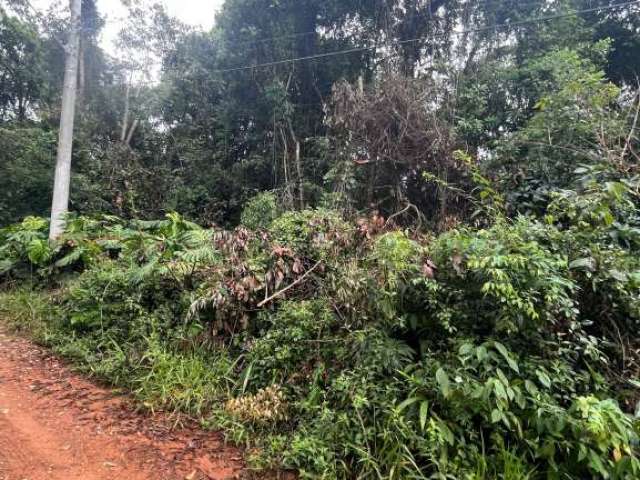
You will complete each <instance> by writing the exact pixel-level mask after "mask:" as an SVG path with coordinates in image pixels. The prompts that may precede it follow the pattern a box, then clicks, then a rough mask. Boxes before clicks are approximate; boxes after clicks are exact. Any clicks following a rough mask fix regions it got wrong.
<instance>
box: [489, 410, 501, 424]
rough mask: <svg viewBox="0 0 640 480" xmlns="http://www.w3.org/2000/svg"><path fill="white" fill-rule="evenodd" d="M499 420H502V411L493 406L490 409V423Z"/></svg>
mask: <svg viewBox="0 0 640 480" xmlns="http://www.w3.org/2000/svg"><path fill="white" fill-rule="evenodd" d="M500 420H502V412H501V411H500V410H498V409H497V408H494V409H493V410H492V411H491V423H498V422H499V421H500Z"/></svg>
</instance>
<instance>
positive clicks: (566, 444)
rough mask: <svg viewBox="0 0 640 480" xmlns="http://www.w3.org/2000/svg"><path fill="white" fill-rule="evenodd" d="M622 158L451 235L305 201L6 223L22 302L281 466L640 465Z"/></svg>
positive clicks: (72, 346)
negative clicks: (198, 216)
mask: <svg viewBox="0 0 640 480" xmlns="http://www.w3.org/2000/svg"><path fill="white" fill-rule="evenodd" d="M605 174H607V172H602V171H600V172H596V173H594V172H588V174H584V173H581V175H582V177H581V178H580V183H581V184H583V185H584V187H583V188H581V189H578V190H572V191H568V190H563V191H559V192H558V193H557V194H555V195H553V198H554V200H553V201H552V202H551V203H550V204H549V205H548V208H547V211H548V213H547V214H546V216H545V218H544V219H535V218H533V217H522V216H520V217H517V218H514V219H507V218H504V217H502V218H499V219H498V220H497V221H495V222H494V223H493V224H492V225H491V226H489V227H487V228H484V229H472V228H468V227H463V226H460V227H458V228H454V229H452V230H449V231H447V232H446V233H443V234H441V235H439V236H437V237H432V236H427V237H423V236H420V235H418V236H416V235H414V234H409V233H407V232H403V231H400V230H394V229H393V228H391V227H389V226H385V225H384V222H381V221H380V219H379V218H378V217H373V218H368V219H367V218H362V219H360V220H359V221H358V222H357V225H355V226H353V225H352V224H351V223H350V222H349V221H345V220H343V219H342V218H341V216H340V215H339V214H338V213H335V212H331V211H328V210H305V211H301V212H290V213H286V214H284V215H282V216H279V217H277V218H275V219H274V220H272V221H271V222H268V223H267V225H266V228H265V229H263V230H258V231H252V230H247V229H245V228H239V229H236V230H234V231H222V230H207V229H202V228H201V227H199V226H197V225H195V224H192V223H190V222H187V221H185V220H184V219H182V218H181V217H180V216H178V215H176V214H171V215H168V216H167V218H166V219H165V220H163V221H158V222H145V221H130V222H127V221H122V220H119V219H117V218H115V217H100V218H93V219H91V218H83V217H80V218H73V219H70V221H69V227H68V231H67V233H66V234H65V236H64V237H63V239H62V240H61V242H60V244H59V245H57V246H53V247H50V246H49V244H48V242H47V239H46V228H47V222H46V221H44V220H40V219H37V218H28V219H26V220H25V221H24V222H22V223H21V224H19V225H16V226H13V227H9V228H7V229H5V230H3V231H2V232H1V233H0V238H1V240H2V242H1V244H2V249H1V250H0V263H1V265H2V272H3V275H4V277H5V281H6V282H8V284H15V283H17V282H20V284H22V285H24V282H27V283H28V284H30V285H32V290H31V291H28V290H25V289H24V286H23V287H20V288H18V289H17V290H14V289H11V290H9V291H8V292H7V293H6V294H4V295H3V297H2V305H3V306H2V314H3V316H6V317H7V318H8V319H9V321H10V322H11V323H12V324H13V325H14V326H15V327H17V328H22V329H27V330H28V331H30V332H31V333H32V334H33V335H35V336H36V337H37V338H39V339H40V340H41V341H43V342H45V343H47V344H49V345H51V346H52V347H53V348H54V349H56V350H57V351H58V352H60V353H61V354H63V355H65V356H67V357H69V358H70V359H72V360H73V361H74V362H76V363H77V364H78V365H79V366H80V367H82V368H83V369H85V370H86V371H88V372H91V373H92V374H94V375H97V376H99V377H100V378H102V379H105V380H107V381H109V382H112V383H114V384H116V385H122V386H126V387H127V388H129V389H131V390H132V391H134V392H135V394H136V395H137V396H138V398H139V399H140V400H141V401H142V402H143V403H144V404H145V405H147V406H148V407H149V408H172V409H177V410H180V411H184V412H188V413H190V414H196V415H200V416H202V418H203V419H205V421H206V422H208V423H210V424H211V425H213V426H222V427H224V428H225V429H226V431H227V432H228V434H229V436H230V438H231V439H233V440H234V441H236V442H238V443H240V444H246V445H247V446H248V447H249V450H248V452H249V456H250V459H251V460H252V464H253V465H254V467H255V468H258V469H260V470H261V469H265V468H266V469H271V468H286V469H297V470H299V471H300V473H301V475H302V477H303V478H366V477H369V476H372V475H373V476H378V477H380V478H389V479H394V478H474V479H479V478H505V479H520V478H547V477H550V478H629V479H631V478H637V476H638V475H640V458H639V457H638V455H639V452H638V450H637V448H638V443H637V442H638V433H640V432H639V431H638V429H639V426H640V423H639V422H640V419H639V418H638V414H639V413H640V412H638V408H640V403H639V401H640V396H639V395H638V392H639V388H640V385H639V384H638V382H637V376H638V372H639V369H640V358H639V357H638V355H637V352H638V339H637V335H636V333H637V331H638V328H639V327H640V303H639V299H640V260H639V258H640V257H639V256H638V248H639V247H640V221H639V217H638V198H637V188H638V182H637V179H635V178H625V179H619V180H618V181H615V180H612V179H609V180H608V181H606V182H604V181H602V179H601V177H600V176H602V175H605ZM608 174H609V175H612V174H613V172H608ZM585 175H586V177H589V178H585ZM593 175H596V177H593V178H592V176H593ZM265 205H266V206H268V207H269V208H267V209H266V210H267V211H269V212H270V211H272V207H273V204H272V202H271V201H270V200H269V198H268V197H265V198H260V199H258V200H256V201H254V202H252V204H251V206H250V210H249V211H248V212H247V214H246V215H243V218H246V219H255V218H260V217H258V216H256V212H257V211H263V210H264V209H265ZM484 205H486V206H483V204H480V208H481V209H485V208H489V209H492V208H493V207H492V206H491V205H490V204H484ZM586 205H588V207H587V206H586ZM54 285H58V286H57V287H55V288H54V289H53V290H51V288H52V287H53V286H54ZM42 286H47V287H48V288H47V289H44V290H43V289H42V288H41V287H42ZM274 294H275V296H274ZM634 415H635V416H634Z"/></svg>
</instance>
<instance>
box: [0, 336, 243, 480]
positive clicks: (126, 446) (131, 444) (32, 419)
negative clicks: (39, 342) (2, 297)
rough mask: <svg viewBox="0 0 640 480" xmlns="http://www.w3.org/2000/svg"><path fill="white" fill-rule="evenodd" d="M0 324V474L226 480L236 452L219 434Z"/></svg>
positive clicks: (17, 479)
mask: <svg viewBox="0 0 640 480" xmlns="http://www.w3.org/2000/svg"><path fill="white" fill-rule="evenodd" d="M175 423H176V419H175V418H173V419H171V418H169V417H168V416H167V415H163V414H155V415H153V416H150V415H145V414H140V413H137V412H135V411H134V410H133V409H132V407H131V402H130V401H129V400H128V399H127V397H125V396H121V395H118V394H116V393H114V392H112V391H110V390H108V389H104V388H101V387H97V386H96V385H94V384H92V383H91V382H89V381H87V380H85V379H83V378H82V377H80V376H78V375H76V374H74V373H72V372H70V371H69V369H67V368H66V367H65V366H64V365H63V364H62V363H61V362H60V361H59V360H58V359H56V358H55V357H52V356H50V355H49V354H47V352H46V351H45V350H43V349H41V348H39V347H37V346H34V345H33V344H32V343H30V342H28V341H26V340H24V339H19V338H15V337H12V336H11V335H8V334H6V333H4V332H3V331H1V330H0V480H116V479H118V480H119V479H122V480H185V479H186V480H206V479H213V480H230V479H234V478H239V477H240V476H241V474H242V460H241V455H240V453H239V452H238V451H237V450H235V449H233V448H230V447H227V446H225V445H224V443H223V441H222V437H221V435H220V434H217V433H211V432H204V431H202V430H200V429H198V428H197V427H195V426H193V425H191V426H185V427H180V428H173V426H174V424H175Z"/></svg>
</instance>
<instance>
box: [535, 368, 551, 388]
mask: <svg viewBox="0 0 640 480" xmlns="http://www.w3.org/2000/svg"><path fill="white" fill-rule="evenodd" d="M536 375H537V376H538V380H540V383H541V384H542V385H544V386H545V387H547V388H551V379H550V378H549V375H547V374H546V373H545V372H544V371H542V370H540V369H538V370H536Z"/></svg>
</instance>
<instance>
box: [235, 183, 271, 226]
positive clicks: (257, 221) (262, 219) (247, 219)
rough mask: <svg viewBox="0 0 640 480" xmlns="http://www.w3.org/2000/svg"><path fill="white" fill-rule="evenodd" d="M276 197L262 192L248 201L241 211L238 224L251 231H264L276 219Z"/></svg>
mask: <svg viewBox="0 0 640 480" xmlns="http://www.w3.org/2000/svg"><path fill="white" fill-rule="evenodd" d="M278 213H279V208H278V201H277V198H276V195H275V194H274V193H272V192H262V193H259V194H257V195H256V196H255V197H252V198H251V199H249V201H248V202H247V203H246V204H245V206H244V209H243V210H242V215H241V217H240V223H242V225H244V226H245V227H247V228H249V229H251V230H258V229H265V228H267V227H268V226H269V224H270V223H271V222H272V221H273V220H275V219H276V218H277V217H278Z"/></svg>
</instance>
